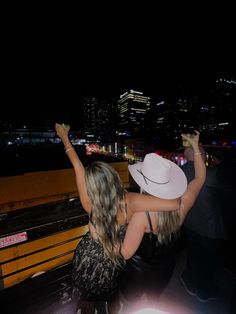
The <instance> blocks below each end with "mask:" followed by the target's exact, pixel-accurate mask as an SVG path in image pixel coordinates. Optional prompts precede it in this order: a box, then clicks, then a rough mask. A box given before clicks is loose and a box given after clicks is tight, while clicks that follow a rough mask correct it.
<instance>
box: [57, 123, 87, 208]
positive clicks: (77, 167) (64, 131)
mask: <svg viewBox="0 0 236 314" xmlns="http://www.w3.org/2000/svg"><path fill="white" fill-rule="evenodd" d="M55 129H56V132H57V135H58V136H59V137H60V139H61V141H62V143H63V144H64V147H65V153H66V154H67V156H68V157H69V159H70V162H71V164H72V166H73V168H74V171H75V178H76V184H77V188H78V192H79V197H80V201H81V204H82V206H83V208H84V209H85V210H86V212H88V213H90V212H91V201H90V199H89V197H88V193H87V188H86V183H85V176H84V174H85V170H84V166H83V164H82V163H81V161H80V159H79V157H78V155H77V153H76V151H75V149H74V148H73V146H72V144H71V142H70V139H69V136H68V133H69V130H70V127H69V126H66V125H64V124H58V123H56V124H55Z"/></svg>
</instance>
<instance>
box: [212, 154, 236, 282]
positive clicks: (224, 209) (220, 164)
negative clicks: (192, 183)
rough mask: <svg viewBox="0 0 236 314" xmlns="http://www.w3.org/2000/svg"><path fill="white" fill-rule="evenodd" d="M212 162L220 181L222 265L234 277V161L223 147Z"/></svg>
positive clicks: (235, 213) (235, 235)
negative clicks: (222, 238)
mask: <svg viewBox="0 0 236 314" xmlns="http://www.w3.org/2000/svg"><path fill="white" fill-rule="evenodd" d="M212 162H213V166H214V168H215V171H216V178H217V182H219V183H220V184H218V186H217V189H218V194H219V199H220V208H221V214H222V217H223V221H224V226H225V230H226V242H225V245H224V267H225V269H226V270H227V271H229V272H230V273H231V274H232V275H233V276H234V278H236V258H235V254H234V249H233V248H234V247H235V243H236V230H235V221H236V210H235V191H236V183H235V177H236V163H235V162H233V159H232V155H231V154H230V153H229V152H227V151H223V149H221V150H217V151H215V152H214V153H213V158H212Z"/></svg>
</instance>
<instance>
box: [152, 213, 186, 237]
mask: <svg viewBox="0 0 236 314" xmlns="http://www.w3.org/2000/svg"><path fill="white" fill-rule="evenodd" d="M157 227H158V230H157V239H158V241H159V242H160V243H167V242H169V241H170V240H171V238H172V236H173V235H174V236H175V235H177V233H178V232H179V229H180V217H179V209H178V210H174V211H170V212H157Z"/></svg>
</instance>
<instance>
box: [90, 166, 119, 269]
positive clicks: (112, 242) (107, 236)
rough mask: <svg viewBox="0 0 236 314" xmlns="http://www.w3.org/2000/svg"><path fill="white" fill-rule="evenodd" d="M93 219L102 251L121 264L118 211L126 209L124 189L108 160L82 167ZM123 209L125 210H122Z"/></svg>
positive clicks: (117, 263) (114, 261)
mask: <svg viewBox="0 0 236 314" xmlns="http://www.w3.org/2000/svg"><path fill="white" fill-rule="evenodd" d="M85 181H86V185H87V191H88V196H89V198H90V200H91V202H92V221H93V223H94V225H95V228H96V232H97V235H98V240H99V242H100V243H101V244H102V245H103V248H104V252H105V254H107V255H108V257H109V258H110V259H111V260H112V261H113V263H114V264H115V265H116V266H118V267H119V266H121V265H123V261H124V259H123V257H122V255H121V252H120V250H121V242H122V241H121V239H120V237H119V229H120V228H119V224H118V221H117V214H118V212H119V211H122V210H124V209H125V189H124V187H123V184H122V182H121V179H120V177H119V174H118V173H117V172H116V171H115V170H114V169H113V168H112V167H111V166H110V165H108V164H107V163H104V162H101V161H95V162H93V163H91V164H90V165H89V166H88V167H87V168H86V169H85ZM124 212H125V210H124Z"/></svg>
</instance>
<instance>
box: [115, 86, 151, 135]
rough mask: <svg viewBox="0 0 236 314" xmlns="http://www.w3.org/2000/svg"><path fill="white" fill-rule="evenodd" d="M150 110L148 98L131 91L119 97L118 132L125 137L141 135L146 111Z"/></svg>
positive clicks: (140, 93)
mask: <svg viewBox="0 0 236 314" xmlns="http://www.w3.org/2000/svg"><path fill="white" fill-rule="evenodd" d="M149 109H150V97H147V96H144V95H143V93H142V92H138V91H135V90H133V89H131V90H130V91H129V92H126V93H124V94H122V95H120V99H119V100H118V111H119V116H120V123H119V131H120V132H121V133H123V134H125V135H137V134H141V133H142V131H143V130H144V124H145V118H146V114H147V111H148V110H149Z"/></svg>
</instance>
